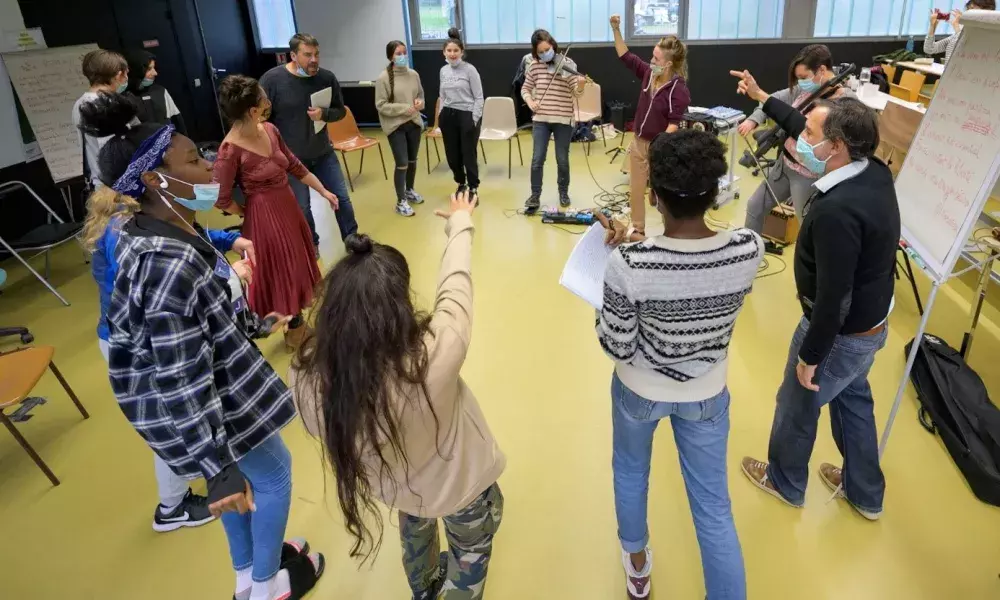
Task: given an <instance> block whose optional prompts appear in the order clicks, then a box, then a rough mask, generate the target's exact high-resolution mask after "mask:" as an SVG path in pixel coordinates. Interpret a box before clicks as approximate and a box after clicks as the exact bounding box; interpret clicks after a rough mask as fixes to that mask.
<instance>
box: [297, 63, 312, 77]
mask: <svg viewBox="0 0 1000 600" xmlns="http://www.w3.org/2000/svg"><path fill="white" fill-rule="evenodd" d="M295 74H296V75H298V76H299V77H312V75H310V74H309V73H307V72H306V70H305V69H303V68H302V66H301V65H300V66H299V68H298V69H296V70H295Z"/></svg>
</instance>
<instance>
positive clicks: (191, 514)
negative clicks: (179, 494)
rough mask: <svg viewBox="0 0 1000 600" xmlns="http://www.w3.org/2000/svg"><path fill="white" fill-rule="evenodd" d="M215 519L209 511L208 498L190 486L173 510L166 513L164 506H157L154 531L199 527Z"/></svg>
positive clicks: (162, 531)
mask: <svg viewBox="0 0 1000 600" xmlns="http://www.w3.org/2000/svg"><path fill="white" fill-rule="evenodd" d="M214 520H215V517H213V516H212V513H210V512H209V511H208V498H206V497H204V496H198V495H195V493H194V492H192V491H191V488H188V491H187V494H185V495H184V499H183V500H181V503H180V504H179V505H178V506H177V508H175V509H174V510H173V511H171V512H169V513H166V514H164V512H163V507H162V506H157V507H156V512H154V513H153V531H158V532H160V533H165V532H167V531H173V530H175V529H180V528H181V527H198V526H201V525H204V524H205V523H211V522H212V521H214Z"/></svg>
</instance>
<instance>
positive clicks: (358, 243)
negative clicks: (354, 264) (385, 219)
mask: <svg viewBox="0 0 1000 600" xmlns="http://www.w3.org/2000/svg"><path fill="white" fill-rule="evenodd" d="M373 244H374V243H373V242H372V239H371V238H370V237H368V236H367V235H365V234H363V233H354V234H351V235H349V236H347V238H346V239H344V247H345V248H347V253H348V254H368V253H370V252H371V251H372V246H373Z"/></svg>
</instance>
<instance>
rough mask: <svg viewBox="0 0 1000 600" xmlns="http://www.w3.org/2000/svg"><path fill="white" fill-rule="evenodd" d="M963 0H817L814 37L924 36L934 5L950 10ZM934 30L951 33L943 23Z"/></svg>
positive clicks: (947, 25)
mask: <svg viewBox="0 0 1000 600" xmlns="http://www.w3.org/2000/svg"><path fill="white" fill-rule="evenodd" d="M964 6H965V2H964V0H850V1H844V0H819V1H818V2H817V4H816V22H815V24H814V35H815V36H816V37H877V36H890V35H892V36H894V35H904V36H910V35H914V36H917V35H924V34H926V33H927V30H928V28H929V25H930V19H929V17H930V14H931V11H932V10H933V9H935V8H940V9H941V10H947V11H950V10H951V9H952V8H959V9H961V8H962V7H964ZM937 33H938V34H940V35H951V34H952V33H954V31H953V30H952V28H951V25H949V24H947V23H944V22H942V23H941V24H939V25H938V28H937Z"/></svg>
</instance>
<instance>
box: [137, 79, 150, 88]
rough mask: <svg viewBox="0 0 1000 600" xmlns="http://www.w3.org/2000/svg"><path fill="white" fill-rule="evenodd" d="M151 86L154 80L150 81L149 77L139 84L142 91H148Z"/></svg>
mask: <svg viewBox="0 0 1000 600" xmlns="http://www.w3.org/2000/svg"><path fill="white" fill-rule="evenodd" d="M151 85H153V80H152V79H150V78H149V77H147V78H145V79H143V80H142V82H141V83H140V84H139V87H140V88H141V89H146V88H148V87H149V86H151Z"/></svg>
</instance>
